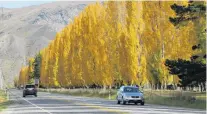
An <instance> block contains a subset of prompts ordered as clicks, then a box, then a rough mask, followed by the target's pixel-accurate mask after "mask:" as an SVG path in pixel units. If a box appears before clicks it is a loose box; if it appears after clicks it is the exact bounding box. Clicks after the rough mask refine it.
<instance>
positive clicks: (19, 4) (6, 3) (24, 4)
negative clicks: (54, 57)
mask: <svg viewBox="0 0 207 114" xmlns="http://www.w3.org/2000/svg"><path fill="white" fill-rule="evenodd" d="M53 1H55V0H48V1H30V0H28V1H18V0H16V1H6V0H5V1H0V7H4V8H22V7H27V6H32V5H40V4H44V3H50V2H53Z"/></svg>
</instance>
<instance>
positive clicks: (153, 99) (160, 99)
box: [41, 89, 206, 109]
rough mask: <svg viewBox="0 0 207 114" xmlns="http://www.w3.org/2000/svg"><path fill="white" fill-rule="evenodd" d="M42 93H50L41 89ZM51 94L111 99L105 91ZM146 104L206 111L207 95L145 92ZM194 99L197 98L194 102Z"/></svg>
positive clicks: (61, 91) (114, 95) (162, 91)
mask: <svg viewBox="0 0 207 114" xmlns="http://www.w3.org/2000/svg"><path fill="white" fill-rule="evenodd" d="M41 91H48V90H44V89H41ZM49 91H50V92H53V93H61V94H68V95H74V96H86V97H99V98H105V99H109V90H103V89H50V90H49ZM110 93H111V99H116V94H117V90H111V92H110ZM144 96H145V102H146V103H149V104H159V105H166V106H177V107H186V108H195V109H206V93H200V92H187V91H185V92H181V91H171V90H161V91H160V90H144ZM192 98H195V100H193V99H192Z"/></svg>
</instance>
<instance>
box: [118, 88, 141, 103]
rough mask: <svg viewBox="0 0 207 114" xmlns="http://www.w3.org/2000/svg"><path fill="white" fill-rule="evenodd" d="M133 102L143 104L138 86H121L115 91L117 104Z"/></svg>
mask: <svg viewBox="0 0 207 114" xmlns="http://www.w3.org/2000/svg"><path fill="white" fill-rule="evenodd" d="M121 102H122V104H124V105H125V104H126V103H134V104H136V105H137V104H138V103H140V104H141V105H144V95H143V93H142V92H141V91H139V88H138V87H134V86H122V87H121V88H120V89H119V91H118V92H117V104H120V103H121Z"/></svg>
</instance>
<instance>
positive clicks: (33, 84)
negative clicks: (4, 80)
mask: <svg viewBox="0 0 207 114" xmlns="http://www.w3.org/2000/svg"><path fill="white" fill-rule="evenodd" d="M27 85H32V86H34V84H26V85H25V86H27Z"/></svg>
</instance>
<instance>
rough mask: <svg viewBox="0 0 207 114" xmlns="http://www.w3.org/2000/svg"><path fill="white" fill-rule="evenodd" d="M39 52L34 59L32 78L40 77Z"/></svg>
mask: <svg viewBox="0 0 207 114" xmlns="http://www.w3.org/2000/svg"><path fill="white" fill-rule="evenodd" d="M40 65H41V54H40V53H39V54H37V55H36V56H35V60H34V78H36V79H39V78H40Z"/></svg>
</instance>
